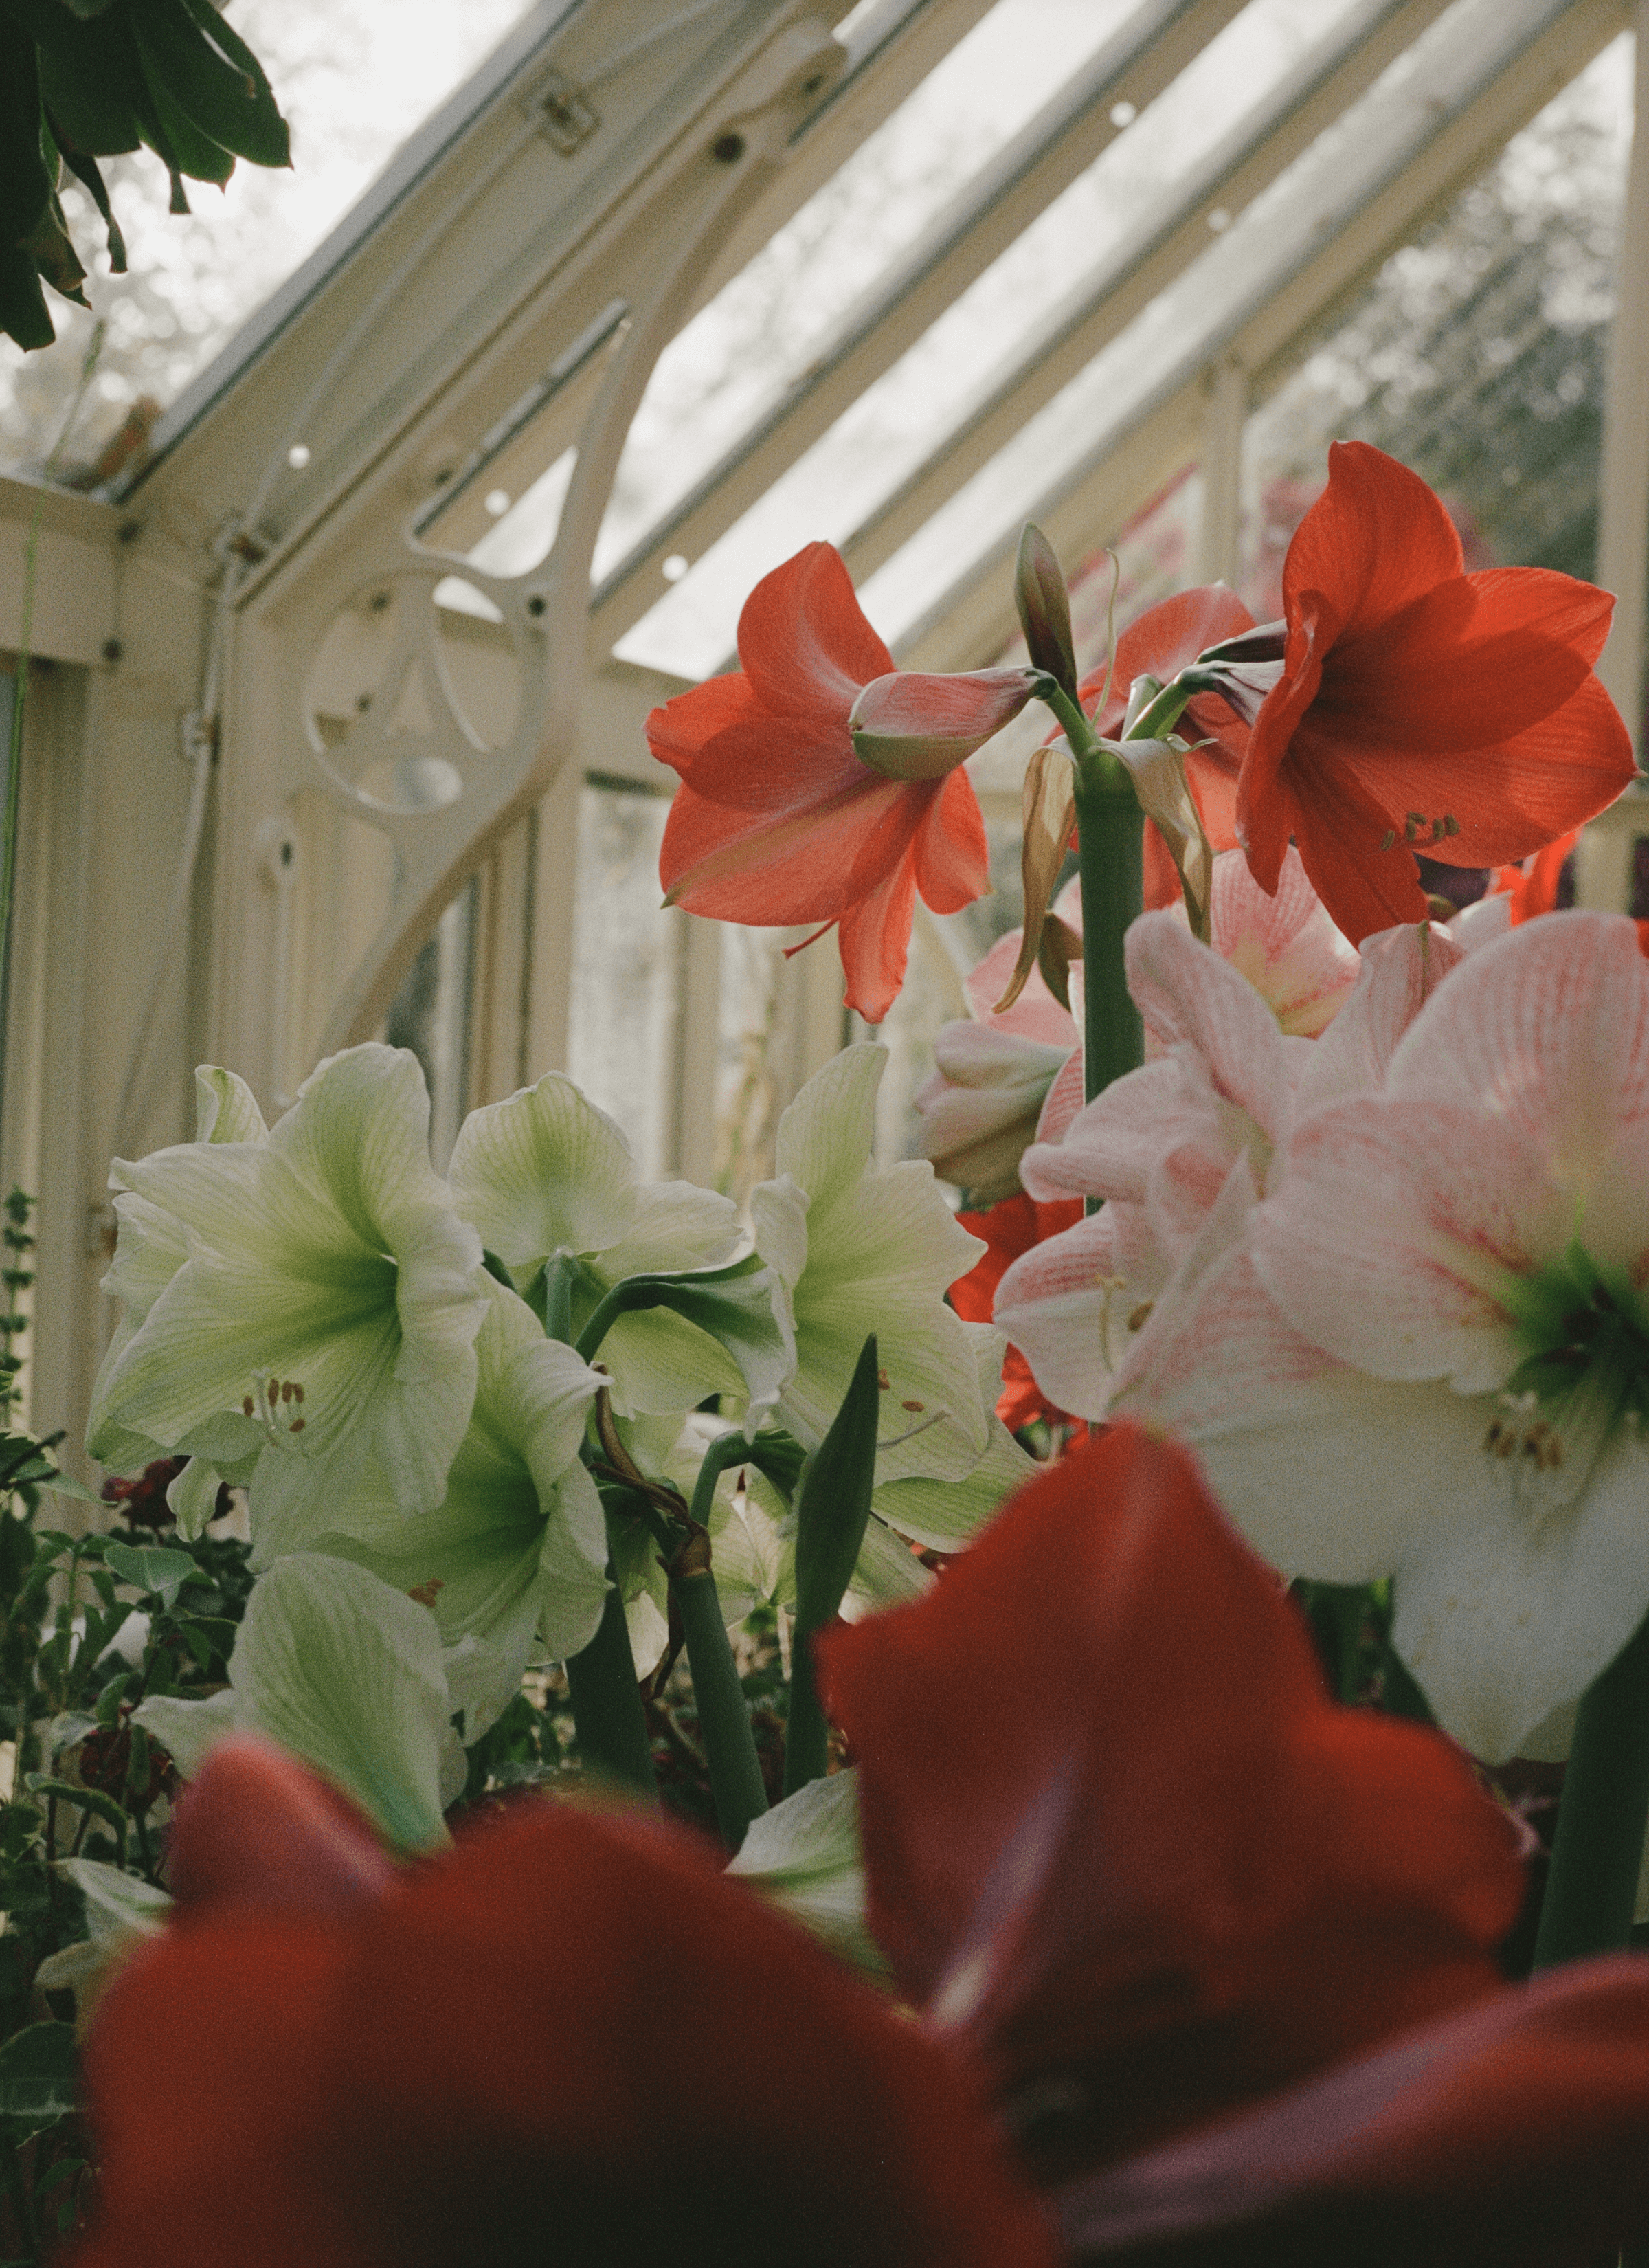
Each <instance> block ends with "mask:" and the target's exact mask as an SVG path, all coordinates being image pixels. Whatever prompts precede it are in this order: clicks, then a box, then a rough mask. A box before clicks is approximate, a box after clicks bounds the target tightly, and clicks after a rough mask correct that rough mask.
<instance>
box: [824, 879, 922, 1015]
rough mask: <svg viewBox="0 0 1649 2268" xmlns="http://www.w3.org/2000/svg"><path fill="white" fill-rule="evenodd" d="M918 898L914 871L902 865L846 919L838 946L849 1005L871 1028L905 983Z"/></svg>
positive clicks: (845, 916)
mask: <svg viewBox="0 0 1649 2268" xmlns="http://www.w3.org/2000/svg"><path fill="white" fill-rule="evenodd" d="M916 896H917V878H916V869H915V868H914V867H913V866H912V865H910V863H909V860H903V861H902V862H901V863H900V864H899V865H896V866H895V867H894V869H893V870H892V872H891V873H889V874H888V875H887V877H886V878H885V879H884V880H882V881H880V882H879V883H878V884H877V885H876V887H875V888H874V889H873V890H872V891H871V892H870V893H869V895H867V896H865V897H863V898H860V899H858V901H857V902H856V903H854V904H853V905H850V907H849V908H848V909H847V911H846V912H845V913H844V914H843V917H842V927H841V932H840V936H839V938H838V943H839V945H840V946H841V952H842V968H843V973H844V975H845V976H846V977H847V1005H848V1006H849V1007H850V1008H854V1009H857V1010H858V1013H859V1014H860V1015H861V1016H863V1017H864V1019H865V1022H866V1023H867V1024H880V1022H881V1020H882V1018H883V1017H884V1016H885V1015H886V1014H887V1011H888V1010H889V1009H890V1008H891V1007H892V1006H893V1005H894V1001H895V1000H896V999H897V998H898V997H899V987H900V986H901V985H902V983H904V981H905V961H906V960H907V959H908V957H909V951H910V918H911V916H912V914H913V913H914V912H915V910H916Z"/></svg>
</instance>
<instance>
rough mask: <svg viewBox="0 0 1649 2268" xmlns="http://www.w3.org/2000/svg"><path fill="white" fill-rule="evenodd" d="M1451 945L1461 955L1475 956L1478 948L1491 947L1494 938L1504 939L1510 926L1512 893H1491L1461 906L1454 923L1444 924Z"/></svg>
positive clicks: (1507, 891)
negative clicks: (1457, 949)
mask: <svg viewBox="0 0 1649 2268" xmlns="http://www.w3.org/2000/svg"><path fill="white" fill-rule="evenodd" d="M1445 926H1446V928H1447V931H1448V934H1449V937H1450V939H1452V940H1453V942H1454V944H1455V945H1457V946H1459V947H1460V949H1461V952H1462V953H1476V950H1477V948H1478V947H1479V946H1484V945H1491V944H1492V943H1493V941H1494V939H1496V938H1497V937H1504V936H1505V933H1506V932H1507V931H1508V930H1509V929H1510V928H1511V926H1512V893H1511V892H1510V890H1491V891H1490V893H1489V895H1488V896H1487V897H1485V898H1479V899H1477V900H1476V902H1475V903H1474V904H1472V905H1469V906H1462V907H1461V909H1460V911H1459V912H1458V913H1457V914H1456V915H1455V917H1454V920H1453V921H1451V922H1448V923H1447V924H1445Z"/></svg>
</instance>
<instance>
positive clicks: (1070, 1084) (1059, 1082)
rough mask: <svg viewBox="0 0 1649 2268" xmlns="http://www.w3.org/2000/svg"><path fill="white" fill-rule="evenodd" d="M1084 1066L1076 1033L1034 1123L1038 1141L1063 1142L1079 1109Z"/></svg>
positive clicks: (1081, 1104)
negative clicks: (1068, 1058)
mask: <svg viewBox="0 0 1649 2268" xmlns="http://www.w3.org/2000/svg"><path fill="white" fill-rule="evenodd" d="M1085 1070H1086V1066H1085V1064H1084V1062H1083V1057H1082V1043H1081V1036H1080V1034H1078V1042H1077V1046H1076V1048H1075V1049H1074V1050H1073V1052H1072V1054H1071V1057H1070V1060H1069V1061H1068V1062H1067V1063H1066V1064H1065V1067H1064V1071H1061V1072H1060V1074H1059V1076H1058V1078H1057V1079H1056V1080H1055V1081H1054V1083H1053V1085H1052V1086H1050V1087H1049V1090H1048V1100H1047V1101H1046V1102H1044V1103H1043V1105H1042V1116H1041V1117H1040V1118H1039V1119H1038V1120H1037V1122H1036V1138H1037V1140H1038V1141H1039V1142H1050V1143H1053V1142H1063V1141H1064V1138H1065V1136H1066V1134H1067V1133H1068V1132H1069V1131H1070V1129H1071V1122H1072V1121H1073V1120H1074V1119H1075V1118H1076V1116H1077V1115H1078V1112H1079V1111H1080V1110H1081V1109H1082V1108H1083V1107H1084V1104H1083V1094H1084V1087H1083V1080H1084V1076H1085Z"/></svg>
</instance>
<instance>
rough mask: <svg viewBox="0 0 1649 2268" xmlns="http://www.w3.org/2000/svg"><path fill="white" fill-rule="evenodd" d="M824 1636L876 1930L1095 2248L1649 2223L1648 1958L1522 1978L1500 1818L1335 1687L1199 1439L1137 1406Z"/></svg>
mask: <svg viewBox="0 0 1649 2268" xmlns="http://www.w3.org/2000/svg"><path fill="white" fill-rule="evenodd" d="M818 1654H819V1658H820V1661H821V1672H822V1681H823V1690H824V1694H825V1698H826V1704H827V1706H828V1709H829V1711H830V1713H831V1715H832V1717H833V1718H834V1719H836V1721H837V1722H838V1723H839V1724H840V1725H841V1726H842V1727H843V1730H844V1731H845V1732H846V1734H847V1736H848V1738H849V1740H850V1742H851V1745H852V1748H853V1750H854V1754H855V1756H856V1757H857V1759H858V1764H859V1771H860V1782H861V1788H860V1793H861V1816H862V1822H863V1833H864V1844H865V1863H866V1867H867V1871H868V1876H869V1884H870V1909H869V1916H868V1918H869V1921H870V1924H871V1926H872V1930H873V1932H874V1933H875V1934H876V1936H877V1937H878V1939H879V1940H880V1942H881V1944H882V1946H883V1948H884V1949H885V1950H886V1952H887V1955H888V1956H889V1958H890V1960H891V1961H892V1962H893V1964H894V1970H895V1974H896V1976H897V1977H898V1980H899V1982H900V1984H901V1985H902V1986H903V1987H904V1989H905V1990H906V1991H907V1992H909V1993H910V1994H911V1995H912V1997H914V1998H917V1999H921V2000H924V2001H925V2002H926V2003H927V2005H928V2008H929V2013H930V2017H931V2019H937V2020H939V2021H950V2022H952V2023H953V2024H955V2025H957V2026H958V2027H960V2028H961V2029H962V2030H963V2031H964V2033H965V2035H966V2036H968V2038H969V2039H970V2040H971V2041H972V2043H974V2045H975V2050H976V2051H977V2052H978V2053H979V2054H980V2055H981V2056H982V2058H983V2060H984V2062H985V2064H986V2066H987V2068H988V2069H989V2071H990V2074H991V2078H992V2080H993V2084H994V2088H995V2092H996V2095H997V2102H998V2105H999V2107H1000V2108H1001V2109H1002V2110H1003V2111H1004V2112H1005V2115H1006V2117H1007V2118H1008V2120H1009V2123H1010V2124H1011V2125H1012V2127H1013V2129H1014V2130H1015V2131H1016V2132H1017V2134H1018V2135H1019V2138H1020V2147H1021V2150H1022V2153H1023V2154H1024V2157H1025V2159H1026V2161H1027V2164H1028V2165H1029V2166H1031V2167H1032V2168H1033V2169H1034V2171H1035V2173H1036V2174H1037V2176H1038V2177H1039V2178H1040V2179H1041V2180H1042V2181H1043V2182H1044V2183H1049V2184H1055V2185H1056V2196H1057V2198H1058V2201H1059V2204H1060V2209H1061V2213H1062V2218H1063V2220H1064V2227H1065V2230H1066V2234H1067V2236H1068V2238H1069V2240H1070V2242H1071V2245H1072V2249H1073V2250H1074V2251H1075V2252H1076V2253H1077V2254H1078V2256H1079V2257H1084V2258H1101V2257H1104V2258H1111V2257H1127V2258H1130V2259H1131V2258H1134V2257H1141V2258H1142V2259H1143V2258H1145V2257H1148V2258H1149V2259H1150V2260H1151V2262H1152V2263H1153V2264H1156V2263H1158V2262H1159V2261H1160V2262H1161V2263H1163V2264H1167V2263H1169V2262H1173V2263H1180V2262H1185V2261H1189V2260H1191V2259H1195V2260H1196V2261H1198V2262H1208V2261H1212V2260H1214V2259H1218V2260H1220V2261H1222V2262H1224V2261H1227V2260H1233V2261H1239V2260H1240V2261H1242V2262H1253V2263H1255V2264H1258V2263H1260V2262H1264V2263H1266V2264H1267V2268H1270V2264H1271V2263H1275V2262H1282V2261H1287V2262H1294V2261H1297V2260H1298V2261H1301V2262H1303V2261H1305V2260H1313V2261H1315V2260H1320V2259H1341V2258H1346V2259H1351V2258H1355V2259H1358V2260H1362V2259H1375V2258H1378V2259H1382V2260H1383V2259H1387V2258H1391V2259H1397V2258H1401V2259H1402V2261H1403V2262H1404V2263H1405V2264H1426V2268H1471V2264H1478V2263H1481V2264H1483V2268H1489V2264H1491V2263H1494V2264H1497V2268H1498V2264H1499V2263H1501V2262H1505V2261H1514V2262H1525V2263H1533V2262H1535V2261H1538V2262H1539V2263H1540V2264H1541V2268H1552V2264H1554V2263H1559V2262H1562V2263H1569V2262H1576V2263H1579V2262H1585V2261H1586V2260H1588V2258H1589V2257H1590V2255H1591V2252H1592V2251H1593V2250H1595V2248H1596V2247H1597V2246H1598V2245H1599V2244H1600V2243H1601V2242H1609V2241H1618V2239H1619V2238H1620V2236H1621V2235H1623V2233H1630V2232H1636V2231H1640V2230H1643V2229H1645V2228H1649V2147H1646V2145H1649V1972H1646V1971H1645V1968H1644V1965H1643V1964H1642V1963H1641V1962H1638V1960H1636V1959H1635V1958H1633V1957H1631V1956H1620V1957H1616V1958H1614V1959H1610V1960H1607V1961H1600V1962H1581V1963H1577V1964H1575V1965H1574V1966H1573V1967H1572V1968H1570V1969H1566V1970H1561V1971H1557V1972H1554V1973H1552V1974H1550V1975H1548V1976H1547V1977H1542V1979H1540V1980H1539V1981H1538V1982H1537V1983H1536V1984H1535V1985H1533V1986H1528V1987H1513V1986H1506V1985H1503V1984H1502V1983H1501V1981H1500V1979H1499V1976H1498V1970H1497V1968H1496V1965H1495V1962H1494V1958H1493V1952H1494V1948H1495V1947H1496V1946H1497V1945H1498V1943H1499V1941H1500V1940H1501V1939H1502V1937H1503V1936H1504V1935H1505V1933H1506V1931H1507V1930H1508V1928H1509V1927H1510V1926H1511V1924H1512V1921H1513V1918H1514V1917H1515V1915H1516V1913H1517V1911H1518V1908H1519V1904H1520V1898H1521V1896H1522V1888H1523V1882H1522V1872H1521V1867H1520V1863H1519V1859H1518V1855H1517V1837H1516V1835H1515V1833H1514V1831H1513V1828H1512V1826H1511V1823H1510V1821H1509V1820H1508V1818H1507V1817H1506V1816H1505V1815H1504V1814H1502V1813H1501V1812H1500V1811H1499V1810H1498V1808H1497V1807H1496V1806H1495V1805H1494V1804H1493V1803H1492V1802H1491V1800H1489V1799H1488V1798H1487V1797H1485V1796H1484V1795H1483V1793H1481V1792H1480V1790H1479V1789H1478V1787H1477V1786H1476V1782H1475V1780H1474V1779H1473V1777H1472V1775H1471V1772H1470V1771H1469V1767H1468V1765H1467V1764H1466V1761H1465V1759H1464V1758H1463V1756H1461V1755H1460V1753H1459V1752H1458V1751H1457V1750H1455V1749H1453V1748H1452V1747H1451V1746H1450V1744H1449V1743H1448V1742H1446V1741H1444V1740H1443V1739H1442V1738H1441V1737H1440V1736H1439V1735H1438V1734H1433V1733H1431V1732H1429V1731H1425V1730H1424V1729H1422V1728H1421V1727H1417V1726H1413V1725H1409V1724H1403V1723H1401V1722H1398V1721H1397V1720H1395V1719H1390V1718H1385V1717H1380V1716H1377V1715H1374V1714H1373V1713H1371V1712H1363V1711H1358V1710H1348V1709H1343V1708H1340V1707H1338V1706H1337V1705H1335V1704H1333V1703H1331V1702H1330V1701H1329V1698H1328V1696H1327V1692H1326V1690H1325V1687H1324V1684H1323V1681H1322V1678H1321V1673H1320V1671H1319V1669H1318V1667H1317V1663H1316V1661H1315V1657H1314V1654H1313V1652H1312V1649H1311V1646H1310V1643H1309V1640H1308V1639H1307V1636H1306V1633H1305V1631H1304V1628H1303V1626H1302V1624H1300V1622H1299V1618H1298V1617H1297V1616H1296V1615H1295V1614H1294V1612H1293V1610H1292V1608H1291V1607H1290V1606H1289V1605H1288V1603H1287V1602H1286V1601H1285V1598H1284V1596H1283V1594H1282V1592H1281V1590H1280V1588H1279V1587H1278V1584H1277V1580H1276V1578H1275V1576H1274V1575H1272V1574H1271V1573H1270V1571H1269V1570H1267V1569H1266V1568H1265V1567H1263V1565H1261V1563H1260V1562H1259V1561H1258V1560H1257V1559H1256V1558H1255V1557H1254V1556H1253V1554H1252V1553H1251V1552H1249V1550H1248V1549H1247V1547H1246V1546H1245V1545H1244V1544H1243V1543H1241V1542H1240V1540H1239V1539H1238V1537H1237V1536H1236V1535H1235V1534H1234V1533H1233V1530H1232V1529H1231V1528H1229V1527H1228V1526H1227V1525H1226V1522H1225V1521H1224V1520H1223V1518H1222V1517H1221V1516H1220V1515H1219V1513H1218V1512H1217V1510H1216V1509H1215V1507H1214V1506H1213V1504H1212V1502H1211V1499H1210V1498H1209V1497H1208V1495H1207V1493H1206V1491H1204V1488H1203V1486H1202V1484H1201V1483H1200V1481H1199V1478H1198V1476H1197V1473H1196V1468H1195V1466H1194V1465H1193V1463H1192V1462H1191V1460H1190V1458H1189V1456H1188V1455H1187V1454H1185V1453H1184V1452H1182V1451H1181V1450H1178V1449H1176V1448H1174V1447H1170V1446H1169V1445H1167V1444H1166V1443H1164V1442H1162V1441H1159V1440H1154V1439H1152V1438H1151V1437H1149V1436H1147V1435H1146V1434H1145V1433H1143V1432H1140V1431H1139V1430H1137V1428H1134V1427H1132V1426H1130V1425H1117V1426H1115V1427H1113V1428H1111V1429H1110V1430H1109V1431H1108V1432H1107V1434H1106V1435H1105V1436H1104V1437H1103V1438H1102V1439H1101V1440H1100V1441H1098V1442H1096V1443H1093V1444H1091V1445H1089V1446H1086V1447H1082V1448H1079V1449H1078V1450H1076V1451H1075V1452H1074V1453H1073V1454H1071V1456H1069V1457H1067V1458H1065V1459H1064V1460H1063V1461H1062V1462H1060V1463H1058V1464H1056V1465H1055V1466H1054V1467H1052V1468H1051V1469H1049V1471H1048V1472H1047V1473H1046V1474H1045V1475H1044V1476H1041V1477H1040V1478H1038V1479H1037V1480H1035V1481H1034V1482H1033V1483H1032V1484H1031V1485H1030V1486H1029V1487H1028V1488H1027V1489H1026V1490H1024V1491H1022V1492H1021V1494H1020V1496H1019V1497H1017V1498H1016V1499H1014V1501H1013V1503H1012V1505H1011V1506H1009V1507H1008V1509H1007V1510H1006V1511H1005V1513H1002V1514H1001V1515H1000V1516H999V1518H998V1519H997V1521H996V1522H995V1523H994V1524H993V1526H992V1527H991V1528H990V1529H988V1530H987V1531H986V1533H985V1534H984V1535H983V1536H982V1537H981V1538H980V1539H979V1540H978V1541H977V1542H976V1543H975V1544H974V1546H973V1547H972V1549H971V1550H969V1551H968V1553H967V1554H966V1555H965V1556H963V1557H961V1558H959V1559H958V1560H957V1561H956V1562H955V1563H954V1564H953V1565H952V1566H951V1567H950V1568H949V1569H948V1570H947V1571H946V1574H945V1575H944V1577H943V1578H942V1579H941V1580H940V1582H939V1584H938V1586H937V1587H935V1589H934V1590H933V1591H932V1593H931V1594H930V1595H929V1596H928V1597H927V1598H926V1599H925V1600H924V1601H923V1602H921V1603H920V1604H919V1605H917V1606H914V1607H910V1608H904V1609H896V1610H895V1611H894V1612H892V1613H889V1614H886V1615H882V1616H876V1617H874V1618H872V1619H870V1620H867V1621H865V1622H863V1623H861V1624H858V1626H857V1627H855V1628H852V1629H848V1628H843V1629H840V1630H837V1631H832V1632H830V1633H829V1634H828V1636H826V1637H825V1638H822V1639H821V1641H820V1643H819V1646H818ZM980 1661H990V1662H991V1663H992V1664H993V1665H994V1669H993V1676H992V1685H991V1703H990V1708H989V1709H987V1710H981V1709H979V1708H978V1707H977V1705H976V1702H970V1700H969V1693H970V1691H975V1692H976V1685H975V1684H974V1683H973V1681H976V1678H977V1674H978V1664H979V1662H980ZM964 1720H965V1721H966V1722H967V1725H968V1737H967V1738H966V1739H965V1740H961V1739H958V1737H957V1734H956V1727H957V1726H958V1724H959V1722H961V1721H964ZM1152 2242H1159V2243H1160V2244H1161V2245H1162V2247H1163V2249H1162V2250H1161V2251H1160V2253H1159V2252H1158V2251H1156V2250H1148V2248H1149V2247H1150V2246H1151V2244H1152ZM1135 2248H1138V2251H1137V2253H1136V2250H1135ZM1313 2248H1315V2249H1313Z"/></svg>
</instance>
